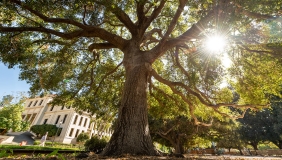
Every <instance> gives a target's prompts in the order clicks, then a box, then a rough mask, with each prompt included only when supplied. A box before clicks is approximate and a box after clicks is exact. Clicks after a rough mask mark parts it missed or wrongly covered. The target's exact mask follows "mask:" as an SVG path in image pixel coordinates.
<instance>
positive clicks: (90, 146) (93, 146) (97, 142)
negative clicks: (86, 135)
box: [84, 136, 108, 154]
mask: <svg viewBox="0 0 282 160" xmlns="http://www.w3.org/2000/svg"><path fill="white" fill-rule="evenodd" d="M107 142H108V141H107V140H106V139H105V138H100V137H98V136H93V137H91V138H90V139H89V140H87V141H86V142H85V144H84V147H85V149H86V150H88V151H92V152H95V153H97V154H99V153H101V152H102V151H103V149H104V148H105V147H106V144H107Z"/></svg>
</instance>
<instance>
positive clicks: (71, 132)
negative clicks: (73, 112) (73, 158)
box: [69, 128, 74, 137]
mask: <svg viewBox="0 0 282 160" xmlns="http://www.w3.org/2000/svg"><path fill="white" fill-rule="evenodd" d="M73 130H74V129H73V128H71V130H70V134H69V136H70V137H72V134H73Z"/></svg>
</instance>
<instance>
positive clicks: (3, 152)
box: [0, 149, 13, 158]
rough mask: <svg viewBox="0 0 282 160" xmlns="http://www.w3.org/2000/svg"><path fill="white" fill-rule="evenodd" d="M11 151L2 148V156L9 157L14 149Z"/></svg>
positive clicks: (0, 156) (0, 154) (0, 155)
mask: <svg viewBox="0 0 282 160" xmlns="http://www.w3.org/2000/svg"><path fill="white" fill-rule="evenodd" d="M10 152H11V153H8V152H7V150H4V149H3V150H1V152H0V158H3V157H8V156H10V155H11V154H13V150H10Z"/></svg>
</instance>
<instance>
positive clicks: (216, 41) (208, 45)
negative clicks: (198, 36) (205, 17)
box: [204, 35, 227, 53]
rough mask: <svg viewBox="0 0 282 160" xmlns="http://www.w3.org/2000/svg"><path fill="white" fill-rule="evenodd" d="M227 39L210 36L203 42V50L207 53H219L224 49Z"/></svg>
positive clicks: (219, 36)
mask: <svg viewBox="0 0 282 160" xmlns="http://www.w3.org/2000/svg"><path fill="white" fill-rule="evenodd" d="M226 43H227V39H226V37H224V36H221V35H210V36H208V37H207V39H206V40H205V42H204V48H205V49H206V50H207V51H208V52H212V53H220V52H222V51H223V50H224V49H225V47H226Z"/></svg>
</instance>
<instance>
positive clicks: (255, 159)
mask: <svg viewBox="0 0 282 160" xmlns="http://www.w3.org/2000/svg"><path fill="white" fill-rule="evenodd" d="M184 157H185V158H178V157H168V156H158V157H157V156H156V157H153V156H123V157H101V156H98V155H90V156H89V157H87V158H82V159H81V160H93V159H106V160H139V159H140V160H162V159H163V160H282V157H263V156H239V155H221V156H212V155H188V154H186V155H184ZM77 159H79V158H77Z"/></svg>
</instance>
